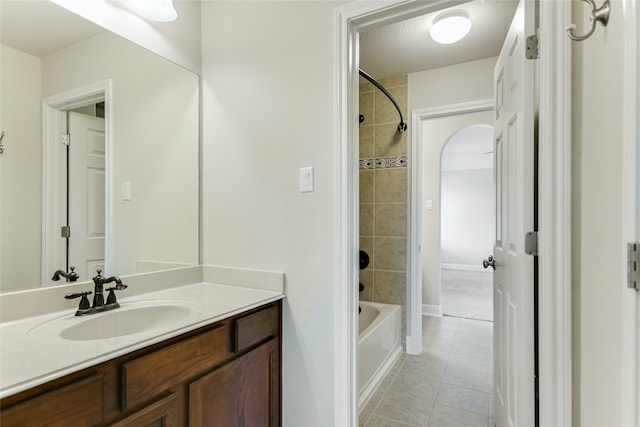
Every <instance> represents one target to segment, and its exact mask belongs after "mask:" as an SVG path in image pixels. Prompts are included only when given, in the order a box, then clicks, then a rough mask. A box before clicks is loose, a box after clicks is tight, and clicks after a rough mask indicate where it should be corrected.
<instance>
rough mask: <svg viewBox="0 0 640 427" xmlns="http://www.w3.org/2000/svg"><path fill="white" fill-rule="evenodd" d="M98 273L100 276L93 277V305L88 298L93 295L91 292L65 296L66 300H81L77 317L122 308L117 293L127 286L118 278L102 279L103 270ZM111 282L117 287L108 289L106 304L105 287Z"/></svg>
mask: <svg viewBox="0 0 640 427" xmlns="http://www.w3.org/2000/svg"><path fill="white" fill-rule="evenodd" d="M97 273H98V274H96V275H95V276H94V277H93V284H94V288H93V291H94V295H93V304H92V305H89V299H88V298H87V295H89V294H91V291H85V292H77V293H72V294H67V295H65V296H64V297H65V298H66V299H74V298H81V299H80V305H79V306H78V311H76V316H85V315H87V314H94V313H101V312H103V311H109V310H114V309H116V308H118V307H120V304H118V301H117V299H116V294H115V291H119V290H122V289H127V285H125V284H124V283H122V280H120V278H119V277H117V276H111V277H102V275H101V273H102V270H98V271H97ZM111 282H115V284H116V285H115V286H113V287H111V288H107V289H106V290H107V291H109V295H108V296H107V302H106V303H105V301H104V291H105V289H104V285H105V284H107V283H111Z"/></svg>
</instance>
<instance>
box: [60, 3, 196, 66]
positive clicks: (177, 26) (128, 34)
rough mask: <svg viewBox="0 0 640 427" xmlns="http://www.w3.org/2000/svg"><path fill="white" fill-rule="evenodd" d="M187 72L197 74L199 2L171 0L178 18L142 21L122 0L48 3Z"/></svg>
mask: <svg viewBox="0 0 640 427" xmlns="http://www.w3.org/2000/svg"><path fill="white" fill-rule="evenodd" d="M49 1H52V2H53V3H56V4H58V5H60V6H62V7H64V8H65V9H68V10H70V11H72V12H74V13H76V14H78V15H80V16H83V17H84V18H86V19H88V20H89V21H92V22H94V23H96V24H98V25H100V26H102V27H104V28H106V29H108V30H110V31H112V32H114V33H116V34H119V35H121V36H122V37H124V38H126V39H128V40H131V41H133V42H135V43H137V44H139V45H140V46H142V47H144V48H147V49H149V50H150V51H152V52H155V53H157V54H159V55H161V56H163V57H165V58H167V59H169V60H171V61H173V62H175V63H177V64H179V65H181V66H183V67H185V68H187V69H189V70H191V71H194V72H196V73H199V72H200V62H201V60H200V1H198V0H174V2H173V3H174V7H175V9H176V11H177V12H178V18H177V19H176V20H175V21H173V22H170V23H167V22H153V21H148V20H145V19H143V18H141V17H139V16H138V15H136V14H134V13H133V12H131V10H129V9H128V8H127V6H126V4H125V2H124V0H92V1H88V0H49Z"/></svg>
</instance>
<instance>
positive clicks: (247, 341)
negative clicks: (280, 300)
mask: <svg viewBox="0 0 640 427" xmlns="http://www.w3.org/2000/svg"><path fill="white" fill-rule="evenodd" d="M279 318H280V313H279V311H278V307H277V306H272V307H269V308H267V309H265V310H262V311H258V312H257V313H253V314H250V315H248V316H244V317H241V318H239V319H236V320H235V321H234V322H233V323H234V330H235V337H234V340H233V351H234V352H235V353H237V352H239V351H242V350H244V349H246V348H248V347H251V346H252V345H253V344H256V343H258V342H260V341H262V340H264V339H266V338H269V337H272V336H277V335H278V332H279V324H280V323H279Z"/></svg>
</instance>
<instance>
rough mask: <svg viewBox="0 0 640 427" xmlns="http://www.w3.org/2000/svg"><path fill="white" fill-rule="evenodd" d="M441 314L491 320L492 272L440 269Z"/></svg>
mask: <svg viewBox="0 0 640 427" xmlns="http://www.w3.org/2000/svg"><path fill="white" fill-rule="evenodd" d="M441 274H442V278H441V280H442V314H444V315H445V316H455V317H464V318H466V319H477V320H488V321H493V274H492V273H490V272H479V271H466V270H449V269H442V271H441Z"/></svg>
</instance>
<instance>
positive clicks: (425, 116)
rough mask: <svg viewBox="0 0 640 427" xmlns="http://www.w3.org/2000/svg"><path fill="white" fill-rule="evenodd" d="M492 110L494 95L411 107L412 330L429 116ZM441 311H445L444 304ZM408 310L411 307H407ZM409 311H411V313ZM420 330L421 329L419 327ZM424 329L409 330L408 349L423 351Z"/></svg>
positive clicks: (418, 310) (418, 318) (417, 303)
mask: <svg viewBox="0 0 640 427" xmlns="http://www.w3.org/2000/svg"><path fill="white" fill-rule="evenodd" d="M491 110H493V99H482V100H477V101H471V102H464V103H459V104H450V105H445V106H439V107H431V108H421V109H416V110H412V111H411V149H410V154H409V173H410V176H409V188H410V190H409V191H410V194H409V208H408V211H409V212H410V218H409V233H408V235H409V236H408V237H409V239H408V240H409V242H408V244H409V247H408V250H409V259H408V262H409V268H408V273H409V275H408V280H407V282H408V284H409V289H408V292H407V307H409V306H411V310H410V315H411V320H410V323H411V326H412V328H411V331H413V330H414V329H416V328H417V326H418V325H422V314H423V305H422V215H420V213H421V212H422V210H421V209H422V169H423V164H422V145H423V144H422V141H423V139H424V134H423V124H424V122H425V121H426V120H430V119H435V118H440V117H450V116H455V115H459V114H471V113H478V112H483V111H491ZM439 307H440V309H439V311H440V312H442V304H440V306H439ZM407 311H409V310H407ZM408 314H409V313H408ZM418 332H421V331H418ZM421 351H422V333H415V334H413V333H412V334H407V353H409V354H420V352H421Z"/></svg>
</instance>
